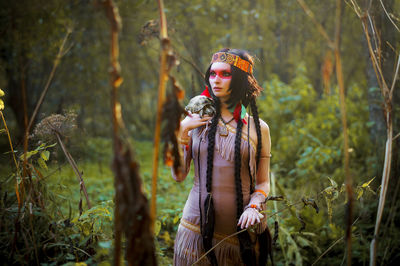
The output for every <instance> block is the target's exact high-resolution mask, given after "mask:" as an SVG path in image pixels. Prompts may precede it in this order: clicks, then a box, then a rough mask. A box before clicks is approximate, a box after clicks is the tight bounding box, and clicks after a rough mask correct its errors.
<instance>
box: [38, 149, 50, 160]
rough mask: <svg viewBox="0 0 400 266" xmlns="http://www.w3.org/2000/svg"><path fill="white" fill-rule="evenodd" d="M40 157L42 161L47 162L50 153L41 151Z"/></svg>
mask: <svg viewBox="0 0 400 266" xmlns="http://www.w3.org/2000/svg"><path fill="white" fill-rule="evenodd" d="M40 157H42V159H43V160H44V161H47V160H49V158H50V152H49V151H42V152H41V153H40Z"/></svg>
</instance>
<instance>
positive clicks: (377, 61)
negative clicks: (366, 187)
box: [350, 0, 400, 266]
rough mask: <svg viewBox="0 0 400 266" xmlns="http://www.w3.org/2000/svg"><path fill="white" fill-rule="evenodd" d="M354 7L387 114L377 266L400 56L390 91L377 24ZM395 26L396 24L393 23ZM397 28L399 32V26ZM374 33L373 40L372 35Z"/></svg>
mask: <svg viewBox="0 0 400 266" xmlns="http://www.w3.org/2000/svg"><path fill="white" fill-rule="evenodd" d="M350 1H351V4H352V5H353V9H354V11H355V13H356V14H357V16H358V17H359V18H360V20H361V23H362V27H363V31H364V34H365V39H366V41H367V45H368V51H369V55H370V58H371V63H372V66H373V68H374V71H375V75H376V78H377V80H378V84H379V87H380V89H381V93H382V96H383V108H384V110H383V111H384V114H385V122H386V144H385V161H384V164H383V173H382V181H381V191H380V195H379V203H378V210H377V215H376V221H375V229H374V236H373V238H372V241H371V245H370V266H375V265H376V256H377V241H378V236H379V228H380V224H381V221H382V215H383V210H384V207H385V200H386V194H387V190H388V185H389V178H390V168H391V161H392V144H393V119H392V106H393V90H394V88H395V84H396V80H397V76H398V72H399V64H400V55H399V57H398V58H397V65H396V70H395V73H394V76H393V81H392V86H391V88H390V89H389V87H388V85H387V84H388V83H387V82H386V79H385V76H384V71H383V70H382V61H381V56H380V55H381V46H380V43H381V42H380V40H379V37H377V35H376V34H375V32H376V29H375V24H374V22H373V18H372V17H371V16H370V14H369V10H365V11H363V10H362V9H361V8H360V6H359V5H358V3H357V2H356V1H355V0H350ZM381 5H382V7H383V9H384V12H385V14H386V15H387V16H388V19H389V20H390V21H391V22H392V23H393V21H392V20H391V18H390V16H389V15H388V13H387V11H386V9H385V7H384V5H383V3H382V1H381ZM393 24H394V23H393ZM394 25H395V24H394ZM395 28H396V29H397V30H398V28H397V26H396V25H395ZM369 29H370V31H371V32H372V40H371V36H370V35H371V34H370V31H369ZM373 44H374V46H373Z"/></svg>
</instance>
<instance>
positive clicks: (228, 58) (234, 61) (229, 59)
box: [211, 52, 253, 74]
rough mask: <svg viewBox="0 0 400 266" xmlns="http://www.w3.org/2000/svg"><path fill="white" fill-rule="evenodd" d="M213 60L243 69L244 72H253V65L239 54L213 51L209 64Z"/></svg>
mask: <svg viewBox="0 0 400 266" xmlns="http://www.w3.org/2000/svg"><path fill="white" fill-rule="evenodd" d="M214 62H223V63H227V64H230V65H232V66H235V67H237V68H239V69H241V70H243V71H244V72H247V73H249V74H253V65H252V64H251V63H250V62H249V61H247V60H244V59H242V58H240V56H237V55H234V54H230V53H225V52H219V53H215V54H214V55H213V57H212V60H211V64H212V63H214Z"/></svg>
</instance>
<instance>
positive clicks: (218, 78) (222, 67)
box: [209, 62, 232, 101]
mask: <svg viewBox="0 0 400 266" xmlns="http://www.w3.org/2000/svg"><path fill="white" fill-rule="evenodd" d="M231 80H232V72H231V65H229V64H227V63H223V62H215V63H213V64H212V65H211V68H210V78H209V82H210V85H211V89H212V91H213V93H214V95H215V96H216V97H218V98H220V100H222V101H226V100H228V99H229V95H230V94H231V92H230V90H229V86H230V84H231Z"/></svg>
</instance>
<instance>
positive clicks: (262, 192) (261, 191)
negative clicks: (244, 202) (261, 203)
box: [254, 189, 267, 197]
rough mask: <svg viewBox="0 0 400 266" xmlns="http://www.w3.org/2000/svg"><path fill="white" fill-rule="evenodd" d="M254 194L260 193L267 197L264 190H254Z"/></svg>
mask: <svg viewBox="0 0 400 266" xmlns="http://www.w3.org/2000/svg"><path fill="white" fill-rule="evenodd" d="M254 192H260V193H261V194H263V195H264V197H267V193H265V192H264V191H263V190H261V189H256V190H254Z"/></svg>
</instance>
